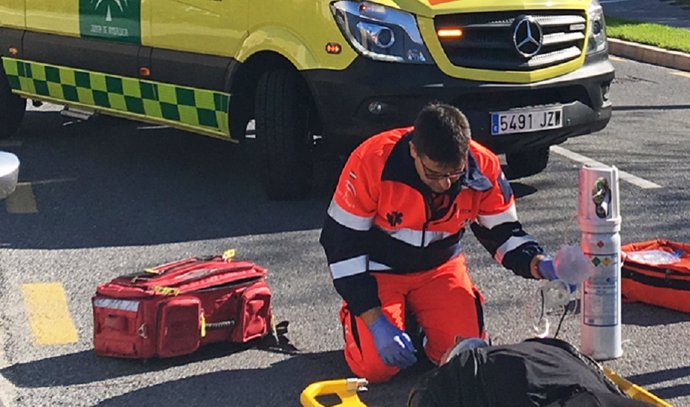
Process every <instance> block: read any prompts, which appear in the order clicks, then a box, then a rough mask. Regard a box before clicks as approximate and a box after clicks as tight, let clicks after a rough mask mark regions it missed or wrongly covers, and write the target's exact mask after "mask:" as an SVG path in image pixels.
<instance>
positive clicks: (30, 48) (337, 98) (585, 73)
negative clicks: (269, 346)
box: [0, 0, 614, 199]
mask: <svg viewBox="0 0 690 407" xmlns="http://www.w3.org/2000/svg"><path fill="white" fill-rule="evenodd" d="M0 57H1V58H2V65H1V67H2V72H0V137H10V136H12V135H13V134H14V133H15V132H16V131H17V130H18V128H19V127H20V125H21V121H22V119H23V116H24V110H25V107H26V99H30V100H32V101H33V102H34V103H41V102H44V101H45V102H50V103H55V104H59V105H63V106H65V109H66V111H65V112H66V113H69V112H72V114H82V115H85V116H87V117H88V116H89V115H91V114H93V113H100V114H106V115H115V116H121V117H126V118H131V119H133V120H139V121H145V122H153V123H159V124H164V125H168V126H171V127H175V128H179V129H184V130H188V131H190V132H194V133H199V134H204V135H207V136H212V137H217V138H220V139H224V140H227V141H231V142H235V143H239V142H241V141H243V140H244V139H245V138H246V133H247V128H248V126H247V125H248V123H249V122H250V121H251V120H254V122H255V137H256V143H257V145H258V146H259V149H258V151H259V154H260V157H259V158H260V162H261V166H260V167H261V168H262V171H263V180H264V184H265V187H266V191H267V193H268V195H269V196H270V197H272V198H275V199H295V198H300V197H304V196H305V195H306V194H307V193H308V192H309V189H310V186H311V184H312V172H313V161H314V157H315V151H322V149H320V148H318V149H317V148H316V147H317V146H321V145H323V146H328V147H329V148H328V151H331V149H330V147H332V148H333V151H339V152H346V151H348V150H349V149H352V148H353V147H354V146H356V145H357V144H358V143H360V142H361V141H362V140H364V139H366V138H367V137H369V136H371V135H373V134H375V133H376V132H378V131H382V130H385V129H389V128H392V127H396V126H405V125H409V124H411V123H412V121H413V119H414V117H415V114H416V113H417V112H418V111H419V110H420V109H421V108H422V107H423V106H424V105H425V104H427V103H429V102H432V101H439V102H444V103H450V104H453V105H455V106H457V107H459V108H460V109H461V110H462V111H463V112H464V113H465V114H466V115H467V117H468V118H469V120H470V123H471V126H472V136H473V138H474V139H476V140H478V141H479V142H481V143H483V144H485V145H486V146H488V147H489V148H491V149H492V150H493V151H495V152H496V153H499V154H502V153H504V154H505V156H506V162H507V164H508V173H509V176H512V177H513V178H517V177H522V176H528V175H532V174H536V173H538V172H540V171H542V170H543V169H544V168H545V167H546V164H547V162H548V158H549V146H550V145H553V144H558V143H562V142H563V141H565V140H566V139H568V138H569V137H573V136H578V135H582V134H588V133H592V132H596V131H598V130H601V129H602V128H604V127H605V126H606V125H607V123H608V121H609V119H610V117H611V110H612V107H611V102H610V100H609V89H610V86H611V82H612V80H613V78H614V69H613V66H612V65H611V63H610V62H609V59H608V47H607V41H606V27H605V21H604V14H603V11H602V7H601V6H600V4H599V3H598V2H597V0H499V1H484V0H371V1H358V0H335V1H333V0H281V1H277V0H251V1H250V0H0Z"/></svg>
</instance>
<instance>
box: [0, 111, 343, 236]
mask: <svg viewBox="0 0 690 407" xmlns="http://www.w3.org/2000/svg"><path fill="white" fill-rule="evenodd" d="M27 115H28V116H30V118H29V119H28V120H26V121H25V126H24V127H23V128H22V129H21V131H20V133H21V135H20V137H19V139H18V145H16V146H12V147H9V148H7V150H11V152H13V153H14V154H16V155H17V156H18V157H19V159H20V161H21V166H20V171H19V182H24V183H31V186H32V190H33V195H34V197H35V201H36V207H37V209H38V211H37V212H35V213H22V214H17V213H14V214H7V213H2V212H5V210H4V208H2V206H4V204H3V203H1V202H0V215H1V216H0V230H2V231H3V234H2V236H1V237H0V245H1V246H3V247H11V248H32V249H54V248H60V249H62V248H83V247H106V246H129V245H151V244H160V243H169V242H180V241H190V240H203V239H213V238H226V237H235V236H244V235H248V234H265V233H276V232H286V231H299V230H308V229H315V228H319V227H321V225H322V222H323V218H324V216H325V211H326V208H327V205H328V202H329V200H330V195H331V193H332V188H333V187H334V185H335V180H336V179H337V175H338V172H339V162H338V160H337V159H329V160H320V161H319V162H318V163H317V168H316V171H315V172H316V174H317V177H316V178H317V179H316V180H315V187H314V191H313V193H312V195H311V196H310V197H309V198H308V199H306V200H304V201H293V202H274V201H270V200H268V199H267V197H266V196H265V194H264V192H263V189H262V187H261V182H260V177H259V175H258V172H259V170H260V166H259V163H258V153H257V146H256V143H255V142H252V141H251V140H250V141H249V142H247V143H244V144H242V145H234V144H232V143H229V142H226V141H222V140H216V139H213V138H210V137H204V136H199V135H194V134H191V133H186V132H182V131H176V130H172V129H168V128H160V127H156V126H148V125H145V124H142V123H137V122H130V121H126V120H118V119H112V118H107V117H100V116H99V117H97V118H96V119H95V121H94V122H91V121H89V122H84V123H76V124H70V125H67V126H65V125H63V123H62V118H61V117H60V116H59V115H58V113H56V112H36V111H33V112H27ZM92 120H93V119H92Z"/></svg>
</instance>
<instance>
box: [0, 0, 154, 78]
mask: <svg viewBox="0 0 690 407" xmlns="http://www.w3.org/2000/svg"><path fill="white" fill-rule="evenodd" d="M12 1H16V0H12ZM25 1H26V28H27V32H26V34H25V35H24V58H26V59H29V60H33V61H37V62H44V63H47V64H53V65H58V66H64V67H74V68H79V69H83V70H87V71H96V72H104V73H111V74H117V75H121V76H137V75H138V60H137V58H138V53H139V47H140V44H141V0H25Z"/></svg>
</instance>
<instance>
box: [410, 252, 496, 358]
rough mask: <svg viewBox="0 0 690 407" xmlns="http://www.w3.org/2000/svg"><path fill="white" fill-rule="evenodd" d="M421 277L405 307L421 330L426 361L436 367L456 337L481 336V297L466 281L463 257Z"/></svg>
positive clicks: (453, 343)
mask: <svg viewBox="0 0 690 407" xmlns="http://www.w3.org/2000/svg"><path fill="white" fill-rule="evenodd" d="M421 274H423V276H421V278H420V279H419V281H417V283H416V284H415V287H413V289H412V290H411V291H410V293H409V294H408V295H407V305H408V307H409V308H410V311H411V312H413V313H414V315H415V317H416V318H417V321H418V323H419V325H420V326H421V327H422V329H423V330H424V334H425V336H426V339H427V342H426V346H425V351H426V353H427V355H428V356H429V359H431V360H432V361H433V362H434V363H436V364H438V363H439V362H440V360H441V358H442V357H443V354H444V353H445V352H446V351H447V350H448V349H450V348H451V347H452V346H453V345H455V340H456V338H457V337H463V338H466V337H480V338H482V337H483V336H484V332H483V330H484V321H483V311H482V303H483V297H482V295H481V293H480V292H479V291H478V290H477V289H476V288H475V287H474V285H473V284H472V281H471V280H470V277H469V274H468V273H467V267H466V264H465V258H464V256H459V257H456V258H455V259H453V260H451V261H449V262H447V263H445V264H443V265H441V266H439V267H438V268H436V269H434V270H430V271H427V272H424V273H421Z"/></svg>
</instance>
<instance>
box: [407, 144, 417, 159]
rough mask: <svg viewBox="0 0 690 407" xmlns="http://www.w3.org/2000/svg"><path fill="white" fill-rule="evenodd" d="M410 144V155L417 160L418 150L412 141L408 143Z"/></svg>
mask: <svg viewBox="0 0 690 407" xmlns="http://www.w3.org/2000/svg"><path fill="white" fill-rule="evenodd" d="M408 143H410V155H411V156H412V158H414V159H417V148H415V146H414V143H413V142H412V141H408Z"/></svg>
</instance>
